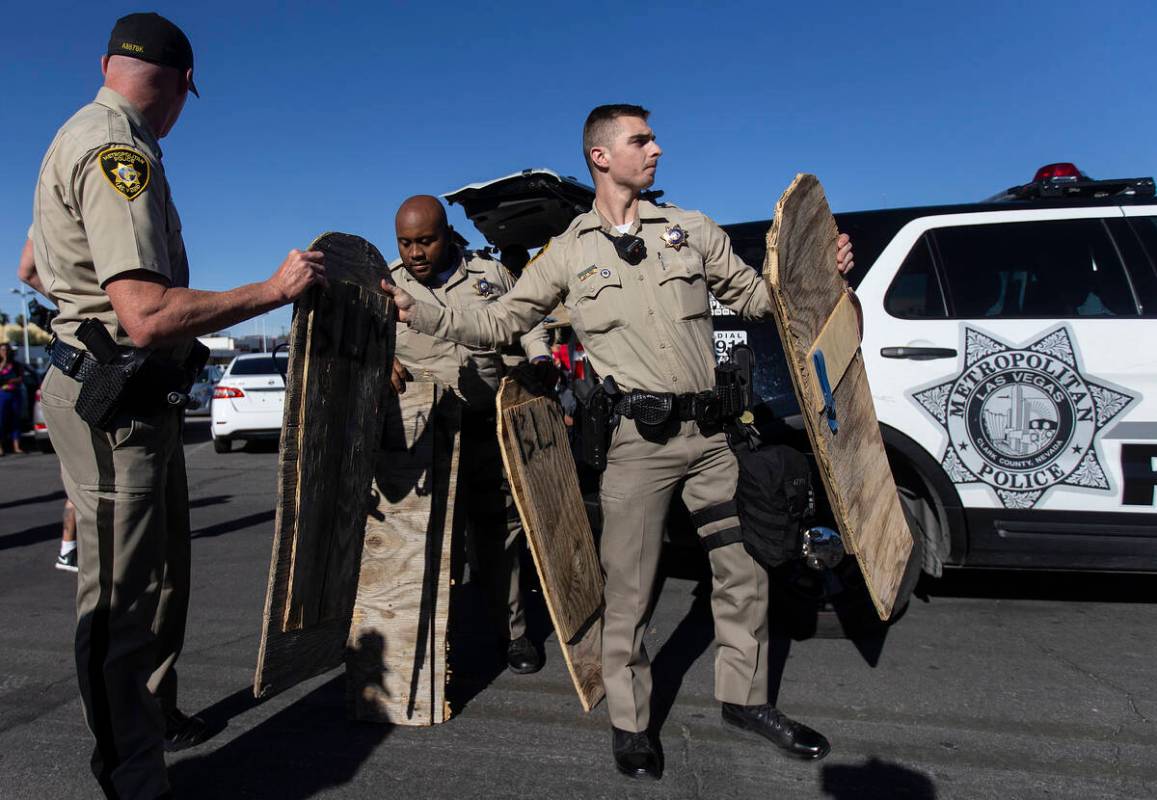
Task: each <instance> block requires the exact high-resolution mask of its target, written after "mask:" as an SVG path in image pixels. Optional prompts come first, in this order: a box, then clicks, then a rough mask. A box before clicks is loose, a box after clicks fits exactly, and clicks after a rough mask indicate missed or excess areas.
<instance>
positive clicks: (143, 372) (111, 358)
mask: <svg viewBox="0 0 1157 800" xmlns="http://www.w3.org/2000/svg"><path fill="white" fill-rule="evenodd" d="M76 335H77V338H78V339H80V341H81V342H82V343H83V344H84V346H85V349H86V350H87V352H83V351H81V352H80V353H79V355H77V354H76V353H75V351H74V353H71V354H68V355H73V356H75V358H77V359H79V360H80V361H81V362H86V363H83V364H82V365H80V369H78V370H76V372H77V373H78V377H79V378H80V393H79V394H78V395H77V398H76V413H77V414H78V415H79V416H80V418H81V419H83V420H84V421H85V422H87V423H88V424H89V425H91V426H93V427H94V428H99V429H101V430H109V429H110V428H111V427H112V425H113V422H114V421H115V419H116V418H117V416H118V415H120V414H122V413H129V414H139V415H143V416H144V415H150V414H158V413H160V412H162V411H164V410H166V409H170V408H174V409H180V408H184V407H185V406H187V405H188V404H189V390H190V389H191V388H192V386H193V383H194V382H195V381H196V379H197V373H198V372H200V370H201V368H202V367H204V366H205V362H206V361H208V358H209V348H207V347H205V345H203V344H201V343H200V342H197V341H194V343H193V346H192V348H191V349H190V351H189V355H188V356H187V357H186V358H185V360H184V361H183V362H180V363H178V362H176V361H171V360H168V359H162V358H159V357H157V356H156V355H155V354H154V353H153V352H152V351H151V350H146V349H143V348H136V347H120V346H118V345H117V344H116V342H115V341H114V340H113V338H112V336H110V335H109V333H108V330H107V329H106V328H105V327H104V325H102V324H101V323H99V322H98V321H97V320H94V319H89V320H85V321H84V322H82V323H81V324H80V326H79V327H78V328H77V331H76ZM66 347H67V346H66V345H63V344H62V343H60V342H57V343H56V344H55V345H54V349H63V348H66ZM69 349H71V348H69ZM56 360H57V354H55V353H54V362H55V361H56Z"/></svg>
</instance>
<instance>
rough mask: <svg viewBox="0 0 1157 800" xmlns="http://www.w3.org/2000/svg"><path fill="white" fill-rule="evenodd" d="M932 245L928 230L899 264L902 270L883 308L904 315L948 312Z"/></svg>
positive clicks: (938, 315)
mask: <svg viewBox="0 0 1157 800" xmlns="http://www.w3.org/2000/svg"><path fill="white" fill-rule="evenodd" d="M931 248H932V244H931V242H930V241H929V238H928V234H924V235H923V236H921V237H920V239H919V240H918V241H917V242H916V245H915V246H914V247H913V248H912V250H911V252H909V253H908V256H907V257H906V258H905V259H904V263H903V264H901V265H900V271H899V272H898V273H897V274H896V278H895V280H893V281H892V285H891V286H890V287H888V294H887V295H886V296H885V297H884V310H885V311H887V312H888V313H889V314H891V315H892V316H894V317H900V318H901V319H926V318H928V317H933V318H943V317H947V316H948V309H947V308H946V307H945V306H944V293H943V292H942V291H941V289H940V279H939V277H937V275H936V268H935V266H933V262H932V249H931Z"/></svg>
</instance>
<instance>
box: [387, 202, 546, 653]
mask: <svg viewBox="0 0 1157 800" xmlns="http://www.w3.org/2000/svg"><path fill="white" fill-rule="evenodd" d="M394 229H395V233H396V235H397V239H398V254H399V255H400V256H401V257H402V263H401V265H399V266H398V267H396V268H395V269H394V270H393V278H394V281H395V282H396V283H397V284H398V285H399V286H404V287H406V291H407V292H409V293H410V294H413V295H416V296H418V297H422V298H424V299H425V300H426V301H427V302H430V303H433V304H436V305H438V306H445V307H450V308H460V309H480V308H485V307H486V306H488V305H491V304H493V303H495V302H497V301H498V299H499V298H501V297H502V296H503V295H505V294H506V293H507V292H509V291H510V290H511V289H512V288H513V287H514V277H513V276H512V275H511V274H510V272H508V271H507V270H506V268H505V267H503V266H502V264H500V263H498V262H497V261H495V260H494V259H492V258H490V257H489V256H488V255H486V254H483V253H471V252H468V251H466V250H464V249H463V248H461V247H459V246H458V245H457V244H455V243H454V241H453V238H452V235H451V234H452V229H451V228H450V225H449V222H448V221H447V219H446V210H445V209H444V208H443V207H442V203H441V202H439V201H438V199H437V198H435V197H431V196H429V195H417V196H415V197H411V198H409V199H408V200H406V201H405V202H404V203H403V204H402V206H401V207H400V208H399V209H398V213H397V215H396V217H395V219H394ZM520 344H521V346H522V349H521V351H519V350H518V349H517V348H514V349H513V352H512V351H511V348H499V347H467V346H466V345H462V344H457V343H455V342H451V341H448V340H446V339H440V338H435V337H433V336H428V335H426V334H424V333H420V332H418V331H415V330H411V329H410V328H408V327H406V326H404V325H399V326H398V337H397V344H396V351H395V353H396V356H395V369H394V375H393V384H394V388H395V389H396V390H403V388H404V380H405V375H404V374H403V373H404V372H406V371H407V370H408V372H409V374H410V375H411V376H413V377H416V378H417V379H418V380H423V381H437V382H438V383H441V384H442V385H444V386H448V387H450V388H451V389H453V390H454V391H455V392H456V393H457V394H458V396H459V397H461V398H462V399H463V400H464V401H465V403H466V405H465V410H464V412H463V417H462V454H461V463H462V464H464V465H468V467H469V468H468V469H466V470H464V471H463V473H462V475H461V476H460V478H459V482H458V486H459V497H458V501H459V503H460V506H459V508H461V509H463V511H464V512H465V515H466V519H467V526H468V527H467V530H468V532H469V539H468V543H469V546H470V549H471V550H472V553H473V556H474V557H473V558H472V559H471V563H472V564H474V565H475V566H477V567H478V570H479V573H480V577H481V578H482V583H483V584H484V586H485V587H486V594H487V596H488V600H489V604H490V611H491V614H492V616H493V617H494V618H495V625H496V627H497V628H498V629H500V630H502V631H503V632H504V634H505V635H504V636H503V639H502V647H503V652H504V655H505V659H506V664H507V667H508V668H509V669H510V670H511V671H512V672H515V673H518V674H527V673H531V672H537V671H538V670H539V668H541V666H542V655H541V653H539V652H538V649H537V648H536V647H535V646H534V644H533V643H532V642H531V641H530V639H529V638H528V637H527V636H526V616H525V613H524V609H523V601H522V588H521V575H520V570H519V564H520V561H521V555H522V551H523V549H524V548H525V538H524V537H523V535H522V533H523V532H522V525H521V523H520V521H519V518H518V510H517V509H516V508H515V506H514V500H513V498H512V497H511V495H510V485H509V482H508V481H507V480H506V476H505V471H504V467H503V464H502V455H501V453H500V452H499V450H498V440H497V435H496V434H497V423H496V417H495V412H496V409H495V396H496V392H497V390H498V384H499V382H500V381H501V380H502V376H503V375H504V374H505V373H506V370H507V367H508V366H511V365H514V364H517V363H518V362H520V361H525V360H527V359H530V361H531V362H533V363H536V364H541V365H543V366H544V367H545V366H547V365H551V364H552V360H551V355H550V344H549V340H548V338H547V333H546V331H545V330H544V329H543V327H542V326H541V325H537V326H535V327H534V328H533V329H532V330H531V331H530V332H529V333H527V334H526V335H525V336H523V337H522V338H521V340H520Z"/></svg>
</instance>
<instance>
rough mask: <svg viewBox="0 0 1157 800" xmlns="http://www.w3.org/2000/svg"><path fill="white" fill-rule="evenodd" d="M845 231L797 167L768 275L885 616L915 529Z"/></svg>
mask: <svg viewBox="0 0 1157 800" xmlns="http://www.w3.org/2000/svg"><path fill="white" fill-rule="evenodd" d="M837 236H838V232H837V230H836V223H835V220H834V219H833V218H832V213H831V210H830V209H829V208H828V202H827V198H825V197H824V191H823V187H821V186H820V183H819V181H818V180H816V177H815V176H814V175H797V176H796V178H795V180H794V181H793V182H792V184H791V186H789V187H788V188H787V191H785V192H784V193H783V196H782V197H781V198H780V199H779V203H778V204H777V205H776V207H775V221H774V223H773V224H772V227H771V231H770V233H768V236H767V260H766V262H765V263H764V268H763V275H764V278H765V279H766V281H767V285H768V289H769V290H770V292H771V297H772V302H773V305H774V307H775V322H776V325H777V326H778V328H779V333H780V338H781V339H782V340H783V346H784V351H785V352H786V353H787V361H788V365H789V367H790V369H791V377H792V382H793V383H794V384H795V392H796V396H797V397H798V398H799V401H800V408H801V409H803V417H804V421H805V422H806V425H807V432H808V437H809V438H810V439H811V443H812V447H813V449H814V451H815V456H816V461H817V462H818V463H819V467H820V475H821V476H822V477H823V483H824V488H825V489H826V490H827V494H828V499H829V500H830V502H831V505H832V510H833V511H834V513H835V516H836V521H837V523H838V525H839V528H840V533H841V534H842V536H843V538H844V542H845V544H846V545H847V548H848V550H849V551H850V552H852V553H854V554H855V556H856V560H857V561H858V562H859V565H860V569H861V570H862V571H863V573H864V579H865V581H866V583H867V585H868V591H869V593H870V594H871V596H872V602H873V603H874V604H875V606H876V611H877V613H878V614H879V615H880V619H884V620H886V619H888V617H890V616H891V614H892V605H893V603H895V601H896V594H897V591H898V590H899V587H900V580H901V578H902V577H903V575H904V569H905V567H906V565H907V563H908V556H909V554H910V553H911V550H912V534H911V533H910V532H909V529H908V524H907V522H906V521H905V519H904V514H903V511H902V510H901V507H900V502H899V499H898V497H897V495H896V484H895V483H894V482H893V480H892V471H891V469H890V468H889V466H888V458H887V455H886V454H885V452H884V442H883V440H882V439H881V438H880V426H879V423H878V422H877V421H876V412H875V408H874V407H873V403H872V392H871V389H870V388H869V387H868V376H867V373H866V372H865V370H864V359H863V356H862V355H861V354H860V339H859V325H858V321H857V315H856V309H855V306H854V304H853V303H852V301H851V299H850V298H849V297H848V296H847V294H846V293H845V291H844V281H843V279H842V278H841V277H840V276H839V274H838V273H837V272H836V245H835V241H836V237H837ZM853 246H854V243H853Z"/></svg>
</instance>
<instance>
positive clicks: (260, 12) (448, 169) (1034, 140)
mask: <svg viewBox="0 0 1157 800" xmlns="http://www.w3.org/2000/svg"><path fill="white" fill-rule="evenodd" d="M12 8H13V7H12V6H9V12H8V14H7V15H6V16H8V18H9V20H10V27H9V33H8V35H7V36H6V37H5V38H6V43H5V47H4V49H3V52H2V53H0V64H2V68H0V96H3V97H4V98H5V108H6V109H7V114H6V116H7V119H8V122H7V123H6V124H5V125H4V128H5V131H6V134H5V137H4V139H5V147H4V150H5V154H6V162H7V164H8V168H7V170H6V173H7V179H6V180H5V181H4V183H3V187H4V188H3V191H0V246H3V247H5V248H7V250H6V252H7V254H8V255H9V257H10V258H11V261H10V262H9V263H10V264H11V266H10V268H9V269H8V274H9V275H10V276H13V277H10V278H9V279H8V281H7V282H0V291H3V297H2V298H0V306H2V307H3V308H4V309H5V310H7V311H9V313H15V311H16V310H17V306H16V303H17V299H16V298H15V297H14V296H12V295H9V294H8V291H7V289H8V288H9V284H11V285H12V286H15V277H14V270H15V262H16V256H17V255H18V252H19V248H20V246H21V245H22V243H23V238H24V234H25V232H26V230H27V226H28V223H29V219H30V214H31V198H32V189H33V186H34V183H35V179H36V172H37V169H38V167H39V164H40V160H41V157H42V156H43V153H44V150H45V148H46V147H47V145H48V143H49V141H50V140H51V138H52V135H53V133H54V132H55V130H56V128H57V127H59V125H60V124H61V123H62V122H63V121H64V120H65V119H67V117H68V116H69V115H70V114H71V113H72V112H73V111H74V110H75V109H76V108H78V107H79V106H81V105H83V104H84V103H86V102H88V101H89V100H90V99H91V98H92V96H93V95H94V94H95V93H96V90H97V88H98V87H99V84H100V73H99V64H98V61H99V57H100V55H101V54H102V53H103V51H104V47H105V44H106V43H107V39H108V32H109V30H110V29H111V27H112V24H113V22H114V21H115V19H116V18H117V17H118V16H120V15H121V14H123V13H128V12H130V11H136V10H157V11H159V12H160V13H162V14H165V15H166V16H168V17H170V18H171V19H172V20H173V21H175V22H177V24H179V25H180V26H181V27H182V28H183V29H184V30H185V31H186V33H188V35H189V38H190V39H191V40H192V43H193V47H194V49H195V51H196V56H197V68H196V77H197V83H198V86H199V87H200V89H201V93H202V98H201V99H200V100H199V101H198V100H196V99H193V98H190V100H189V103H188V105H187V106H186V108H185V112H184V115H183V116H182V118H181V120H180V122H179V123H178V125H177V128H176V129H175V130H174V132H173V133H172V134H170V136H169V137H168V138H167V139H165V141H164V142H163V144H164V148H165V169H166V171H167V173H168V176H169V180H170V183H171V184H172V186H173V191H174V197H175V199H176V201H177V205H178V208H179V209H180V211H181V216H182V220H183V223H184V230H185V238H186V245H187V247H188V250H189V254H190V259H191V262H192V268H193V285H194V286H196V287H198V288H206V289H225V288H229V287H230V286H233V285H236V284H238V283H244V282H249V281H255V280H261V279H263V278H265V277H267V276H268V275H269V274H270V273H271V272H272V271H273V270H274V269H275V268H276V266H277V264H278V263H280V260H281V258H282V257H283V256H284V254H285V252H286V251H287V250H288V249H289V248H290V247H294V246H302V245H304V244H306V243H308V242H309V241H310V240H311V239H312V238H313V237H314V236H315V235H316V234H318V233H320V232H322V231H326V230H342V231H347V232H350V233H356V234H359V235H362V236H365V237H366V238H368V239H370V240H371V241H373V242H375V243H376V244H377V245H378V246H379V247H380V248H381V249H382V251H383V252H384V253H386V255H387V257H393V255H394V254H395V250H394V249H393V235H392V234H393V231H392V219H393V212H394V210H395V209H396V208H397V205H398V204H399V203H400V202H401V200H403V199H404V198H405V197H406V196H408V195H410V194H415V193H420V192H429V193H434V194H440V193H442V192H445V191H448V190H451V189H454V188H457V187H459V186H461V185H463V184H466V183H471V182H475V181H479V180H486V179H488V178H493V177H497V176H499V175H504V174H507V173H510V172H514V171H516V170H519V169H522V168H525V167H531V166H548V167H551V168H553V169H556V170H558V171H560V172H562V173H564V174H569V175H576V176H578V177H580V179H584V180H585V179H586V178H585V172H584V166H583V163H582V156H581V148H580V127H581V125H582V120H583V118H584V116H585V115H586V112H587V111H588V110H589V109H590V108H591V107H592V106H594V105H597V104H600V103H604V102H637V103H641V104H642V105H645V106H647V107H648V108H650V109H651V110H652V112H653V116H652V120H651V121H652V124H653V126H654V127H655V130H656V133H657V134H658V136H659V141H660V143H661V144H662V145H663V147H664V149H665V151H666V153H665V155H664V157H663V161H662V162H661V164H660V170H659V176H658V181H657V184H656V185H657V186H658V187H659V188H662V189H664V190H665V191H666V199H667V200H669V201H670V202H673V203H676V204H678V205H682V206H684V207H687V208H699V209H702V210H703V211H705V212H707V213H708V214H710V215H711V216H712V217H714V218H715V219H717V220H718V221H719V222H736V221H741V220H748V219H758V218H766V217H767V216H769V215H770V213H771V209H772V207H773V206H774V204H775V200H776V198H777V197H778V195H779V193H780V192H781V191H782V190H783V188H784V187H785V186H786V185H787V184H788V183H789V182H790V180H791V178H792V176H793V175H794V174H795V173H796V172H814V173H816V174H817V175H819V177H820V179H821V180H822V181H823V183H824V186H825V188H826V189H827V192H828V196H829V199H830V200H831V203H832V206H833V208H835V209H836V210H844V211H849V210H855V209H862V208H880V207H892V206H904V205H919V204H923V203H938V202H965V201H968V200H973V199H980V198H983V197H986V196H989V195H990V194H992V193H994V192H995V191H997V190H999V189H1002V188H1005V187H1007V186H1009V185H1011V184H1013V183H1019V182H1023V181H1025V180H1028V179H1030V178H1031V177H1032V173H1033V171H1034V170H1035V168H1036V167H1037V166H1039V165H1040V164H1044V163H1048V162H1050V161H1061V160H1063V161H1075V162H1076V163H1078V164H1079V165H1080V166H1081V167H1082V168H1083V169H1084V170H1085V171H1086V172H1088V173H1089V174H1091V175H1093V176H1094V177H1121V176H1126V175H1127V176H1134V175H1153V174H1154V173H1155V172H1157V163H1155V162H1157V158H1155V154H1157V104H1155V103H1154V100H1153V94H1152V85H1153V77H1152V76H1153V58H1152V51H1153V42H1154V35H1155V34H1157V13H1155V12H1154V9H1153V6H1152V4H1151V3H1147V2H1099V3H1094V2H1082V3H1077V2H1039V3H1037V2H1033V3H991V4H990V3H967V4H965V3H915V2H903V3H864V2H847V3H840V2H827V3H806V4H801V3H767V2H744V3H712V4H673V5H667V6H664V5H661V4H642V3H621V4H605V3H600V2H593V1H591V0H588V2H583V3H574V2H570V3H553V2H537V3H499V4H476V3H468V4H467V3H441V4H435V3H368V2H367V3H327V4H322V3H266V2H233V3H221V2H203V3H195V4H194V3H173V2H161V3H156V4H155V5H153V6H152V7H151V8H142V6H138V5H127V4H121V3H94V2H85V3H53V2H39V3H27V4H20V6H19V13H18V14H17V15H16V16H13V13H14V12H13V11H12ZM16 23H18V24H16ZM451 218H452V220H453V222H454V224H455V225H456V227H458V228H459V230H461V231H462V232H463V233H464V234H465V235H467V237H468V238H470V239H471V241H472V243H473V244H474V245H476V246H481V245H483V244H484V241H483V240H482V237H481V236H480V235H479V234H478V233H477V232H476V231H474V230H473V228H472V227H471V226H470V224H469V222H467V221H466V220H465V219H464V217H462V215H461V213H460V211H458V209H457V208H456V207H455V208H454V209H452V211H451ZM288 318H289V314H288V311H280V312H274V313H273V314H271V315H270V317H269V319H268V326H269V329H270V330H271V331H275V330H277V329H278V328H279V327H281V326H282V325H285V324H287V322H288ZM256 329H257V327H256V324H255V323H247V324H243V325H241V326H238V327H237V328H235V329H234V331H235V332H238V333H252V332H254V331H255V330H256Z"/></svg>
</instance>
